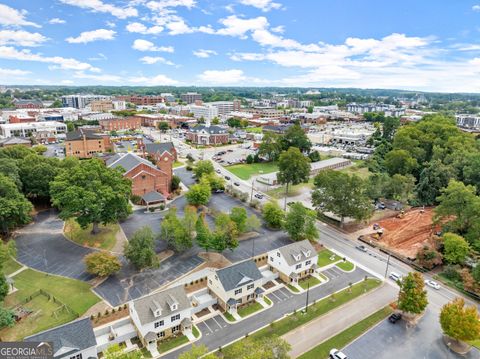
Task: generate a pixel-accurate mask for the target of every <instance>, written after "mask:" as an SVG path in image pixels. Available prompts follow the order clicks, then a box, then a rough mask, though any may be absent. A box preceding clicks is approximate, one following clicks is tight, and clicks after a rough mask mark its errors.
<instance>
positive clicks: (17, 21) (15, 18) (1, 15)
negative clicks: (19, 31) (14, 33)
mask: <svg viewBox="0 0 480 359" xmlns="http://www.w3.org/2000/svg"><path fill="white" fill-rule="evenodd" d="M26 15H27V11H26V10H17V9H14V8H11V7H10V6H7V5H5V4H0V25H5V26H34V27H41V26H40V25H38V24H35V23H34V22H31V21H27V20H26V19H25V16H26Z"/></svg>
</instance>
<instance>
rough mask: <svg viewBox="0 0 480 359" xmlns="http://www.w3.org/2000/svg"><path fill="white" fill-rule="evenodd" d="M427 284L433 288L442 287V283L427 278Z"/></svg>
mask: <svg viewBox="0 0 480 359" xmlns="http://www.w3.org/2000/svg"><path fill="white" fill-rule="evenodd" d="M425 284H426V285H428V286H429V287H432V288H433V289H436V290H439V289H440V284H438V283H437V282H434V281H433V280H429V279H426V280H425Z"/></svg>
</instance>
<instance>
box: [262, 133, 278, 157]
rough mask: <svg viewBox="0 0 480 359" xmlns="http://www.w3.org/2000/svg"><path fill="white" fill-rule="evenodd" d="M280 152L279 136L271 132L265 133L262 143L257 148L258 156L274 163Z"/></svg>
mask: <svg viewBox="0 0 480 359" xmlns="http://www.w3.org/2000/svg"><path fill="white" fill-rule="evenodd" d="M280 152H282V145H281V143H280V136H279V135H277V134H276V133H273V132H266V133H265V134H264V135H263V138H262V143H261V144H260V147H259V148H258V154H259V155H260V156H262V157H265V158H266V159H267V160H268V161H276V160H277V159H278V156H280Z"/></svg>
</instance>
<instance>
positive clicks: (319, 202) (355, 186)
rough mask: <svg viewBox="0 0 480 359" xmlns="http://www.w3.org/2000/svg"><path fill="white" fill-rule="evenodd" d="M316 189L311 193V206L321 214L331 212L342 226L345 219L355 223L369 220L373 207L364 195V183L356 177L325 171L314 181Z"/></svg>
mask: <svg viewBox="0 0 480 359" xmlns="http://www.w3.org/2000/svg"><path fill="white" fill-rule="evenodd" d="M314 184H315V187H316V189H315V190H314V191H313V193H312V203H313V205H314V206H315V207H316V208H317V209H318V210H321V211H323V212H332V213H333V214H335V215H337V216H338V217H340V224H341V225H342V226H343V223H344V220H345V217H351V218H354V219H356V220H357V221H360V220H365V219H367V218H369V217H370V216H371V215H372V213H373V206H372V202H371V200H370V198H368V196H367V194H366V183H365V181H364V180H363V179H361V178H360V177H358V176H357V175H352V176H350V175H349V174H347V173H343V172H339V171H333V170H326V171H321V172H320V173H319V174H318V175H317V176H316V177H315V180H314Z"/></svg>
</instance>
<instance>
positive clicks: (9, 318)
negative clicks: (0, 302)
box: [0, 306, 15, 329]
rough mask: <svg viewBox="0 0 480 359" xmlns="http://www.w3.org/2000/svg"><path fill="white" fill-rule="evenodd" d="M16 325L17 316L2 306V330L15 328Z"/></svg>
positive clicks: (0, 311) (0, 313)
mask: <svg viewBox="0 0 480 359" xmlns="http://www.w3.org/2000/svg"><path fill="white" fill-rule="evenodd" d="M14 325H15V315H14V313H13V311H12V310H10V309H7V308H4V307H2V306H0V329H2V328H5V327H10V328H11V327H13V326H14Z"/></svg>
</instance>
